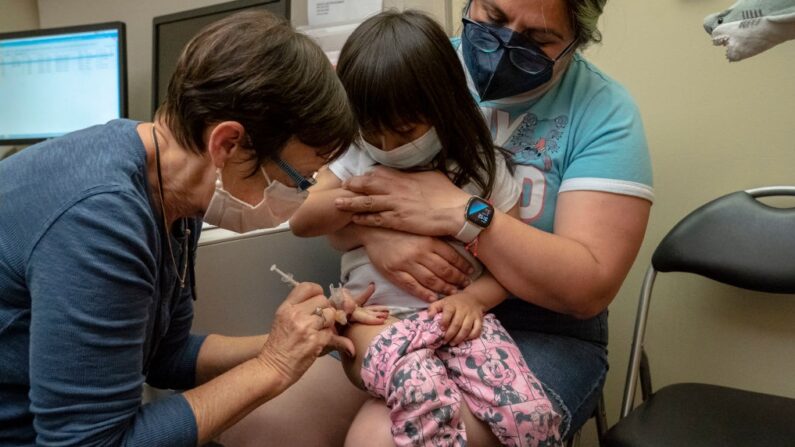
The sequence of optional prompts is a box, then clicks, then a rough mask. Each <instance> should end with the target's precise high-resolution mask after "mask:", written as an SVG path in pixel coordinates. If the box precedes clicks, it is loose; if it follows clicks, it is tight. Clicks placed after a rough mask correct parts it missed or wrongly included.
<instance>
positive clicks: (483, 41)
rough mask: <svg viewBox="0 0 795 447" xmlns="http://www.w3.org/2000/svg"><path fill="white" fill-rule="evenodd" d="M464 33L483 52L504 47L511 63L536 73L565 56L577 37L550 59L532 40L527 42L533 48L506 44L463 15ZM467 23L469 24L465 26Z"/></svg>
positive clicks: (528, 72) (527, 71)
mask: <svg viewBox="0 0 795 447" xmlns="http://www.w3.org/2000/svg"><path fill="white" fill-rule="evenodd" d="M462 20H463V21H464V25H465V26H464V33H465V34H466V38H467V39H468V40H469V42H470V43H472V45H474V46H475V48H477V49H478V50H480V51H482V52H484V53H493V52H495V51H497V50H499V49H500V48H505V50H506V51H508V59H509V60H510V61H511V63H512V64H513V65H514V66H515V67H516V68H518V69H519V70H522V71H523V72H525V73H527V74H531V75H534V74H538V73H541V72H543V71H545V70H547V69H549V68H550V67H551V66H552V65H554V64H555V62H557V61H558V60H559V59H560V58H562V57H563V56H565V55H566V54H567V53H568V52H569V51H571V49H572V48H574V44H575V43H576V42H577V39H574V40H572V41H571V42H570V43H569V44H568V45H566V48H564V49H563V51H561V52H560V54H558V57H556V58H555V59H550V58H549V56H547V55H546V54H545V53H544V52H543V51H542V50H541V48H538V47H537V46H536V45H535V44H533V43H532V42H528V43H529V44H530V45H532V46H533V48H530V47H520V46H515V45H508V44H507V43H506V42H504V41H503V40H502V39H501V38H500V37H499V36H498V35H497V34H495V33H494V32H493V31H492V30H490V29H489V28H488V27H486V26H485V25H483V24H482V23H480V22H476V21H474V20H472V19H470V18H467V17H464V18H463V19H462ZM466 25H469V26H466Z"/></svg>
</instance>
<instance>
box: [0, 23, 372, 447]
mask: <svg viewBox="0 0 795 447" xmlns="http://www.w3.org/2000/svg"><path fill="white" fill-rule="evenodd" d="M354 132H355V123H354V119H353V116H352V114H351V111H350V109H349V107H348V104H347V99H346V95H345V92H344V91H343V88H342V86H341V85H340V83H339V81H338V80H337V77H336V75H335V74H334V72H333V69H332V67H331V65H330V64H329V63H328V60H327V58H326V56H325V55H324V54H323V52H322V51H321V50H320V48H319V47H318V46H317V45H315V44H314V43H312V42H311V41H310V40H309V39H308V38H307V37H305V36H303V35H301V34H298V33H296V32H295V31H294V30H293V29H292V28H291V27H290V25H289V24H288V23H287V22H286V21H284V20H282V19H279V18H277V17H275V16H273V15H271V14H268V13H262V12H258V13H244V14H239V15H235V16H231V17H229V18H226V19H224V20H222V21H220V22H217V23H215V24H213V25H211V26H209V27H208V28H206V29H205V30H203V31H202V32H201V33H200V34H199V35H197V36H196V37H195V38H194V39H193V40H192V41H191V42H190V43H189V44H188V46H187V48H186V50H185V51H184V52H183V54H182V56H181V57H180V60H179V62H178V64H177V68H176V71H175V73H174V76H173V78H172V79H171V82H170V84H169V87H168V96H167V98H166V100H165V101H164V103H163V104H162V106H161V107H160V108H159V109H158V112H157V114H156V117H155V120H154V122H152V123H141V122H134V121H129V120H117V121H111V122H109V123H107V124H105V125H100V126H95V127H91V128H88V129H85V130H82V131H78V132H75V133H72V134H69V135H67V136H64V137H62V138H59V139H55V140H51V141H47V142H44V143H41V144H38V145H36V146H33V147H30V148H28V149H26V150H24V151H22V152H21V153H19V154H16V155H14V156H12V157H10V158H8V159H6V160H4V161H3V162H1V163H0V402H2V404H0V445H26V446H27V445H34V444H36V445H53V444H57V445H62V446H67V445H79V446H91V445H121V444H124V445H144V446H154V445H167V446H195V445H197V444H199V445H200V444H203V443H206V442H207V441H209V440H210V439H212V438H213V437H215V436H216V435H217V434H219V433H220V432H221V431H222V430H223V429H225V428H226V427H228V426H230V425H231V424H233V423H234V422H236V421H237V420H239V419H240V418H241V417H243V416H244V415H245V414H246V413H248V412H249V411H251V410H252V409H254V408H256V407H258V406H259V405H261V404H263V403H265V402H266V401H269V400H270V399H272V398H273V397H274V396H276V395H278V394H280V393H281V392H282V391H284V390H285V389H287V388H288V387H289V386H290V385H291V384H293V383H294V382H295V381H296V380H297V379H298V378H299V377H301V375H302V374H303V373H304V372H305V371H306V370H307V368H308V367H309V366H310V365H311V364H312V363H313V362H314V360H315V359H316V358H317V356H318V355H320V354H321V353H323V352H326V351H328V350H330V349H342V350H347V351H350V350H352V349H353V345H352V344H351V342H350V340H348V339H345V338H343V337H340V336H338V335H336V334H335V332H334V330H333V321H334V312H335V311H334V309H333V308H332V307H331V304H330V302H329V300H328V299H326V298H325V297H324V296H323V291H322V289H321V288H320V287H319V286H318V285H315V284H309V283H303V284H300V285H298V286H297V287H296V288H295V289H294V290H293V291H292V293H290V295H289V296H288V297H287V299H286V300H285V301H284V303H283V304H282V305H281V306H280V307H279V309H278V310H277V312H276V315H275V318H274V323H273V329H272V331H271V333H270V334H268V335H264V336H258V337H243V338H229V337H222V336H218V335H210V336H207V337H200V336H195V335H191V334H189V329H190V326H191V320H192V312H193V310H192V301H193V300H194V299H195V298H196V291H195V287H194V285H195V277H194V258H195V254H196V245H197V240H198V237H199V232H200V229H201V221H202V217H203V218H204V220H205V221H207V222H209V223H212V224H215V225H218V226H220V227H222V228H226V229H229V230H232V231H238V232H243V231H249V230H253V229H257V228H268V227H273V226H275V225H278V224H280V223H281V222H284V221H286V220H287V219H288V218H289V217H290V215H291V214H292V212H293V211H295V209H296V208H297V207H298V206H299V205H300V204H301V202H302V201H303V199H304V197H305V196H306V194H305V193H304V190H305V189H306V188H307V187H308V186H309V185H310V184H311V182H312V181H311V176H312V174H313V173H314V172H315V171H316V170H317V169H318V168H319V167H320V166H321V165H323V164H325V163H327V162H328V161H329V160H330V159H333V158H334V157H336V156H337V155H338V153H339V150H340V148H344V147H347V146H348V144H349V143H350V142H351V139H352V137H353V135H354ZM202 298H203V299H207V298H210V299H213V298H216V299H223V298H224V297H202ZM361 298H362V299H364V298H366V297H361ZM352 304H353V303H352V302H351V301H350V300H349V301H348V302H347V303H346V305H345V307H346V309H345V310H346V311H349V312H350V310H351V307H352ZM144 382H146V383H149V384H151V385H153V386H155V387H159V388H172V389H176V390H185V391H184V392H181V393H178V394H174V395H171V396H170V397H167V398H164V399H161V400H157V401H155V402H152V403H148V404H146V405H142V386H143V383H144Z"/></svg>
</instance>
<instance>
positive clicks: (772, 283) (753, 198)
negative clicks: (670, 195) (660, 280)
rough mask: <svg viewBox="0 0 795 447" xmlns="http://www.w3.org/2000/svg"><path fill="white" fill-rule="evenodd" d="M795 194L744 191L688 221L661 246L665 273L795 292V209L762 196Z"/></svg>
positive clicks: (656, 262)
mask: <svg viewBox="0 0 795 447" xmlns="http://www.w3.org/2000/svg"><path fill="white" fill-rule="evenodd" d="M773 195H776V196H780V195H793V196H795V187H792V188H786V187H781V188H776V189H775V190H773V188H770V189H767V188H766V189H760V190H750V191H739V192H735V193H732V194H728V195H725V196H723V197H720V198H718V199H715V200H713V201H711V202H709V203H707V204H706V205H704V206H702V207H700V208H698V209H697V210H695V211H693V212H692V213H690V214H689V215H687V216H686V217H685V218H684V219H682V220H681V221H680V222H679V223H678V224H677V225H676V226H675V227H674V228H673V229H672V230H671V231H670V232H669V233H668V235H666V236H665V238H664V239H663V240H662V241H661V242H660V244H659V245H658V246H657V249H656V250H655V251H654V255H653V256H652V266H653V267H654V269H655V270H657V271H659V272H690V273H695V274H699V275H703V276H706V277H708V278H711V279H714V280H716V281H720V282H722V283H725V284H730V285H733V286H737V287H742V288H746V289H751V290H758V291H763V292H774V293H795V208H776V207H772V206H769V205H766V204H764V203H762V202H760V201H759V200H757V198H758V197H762V196H773Z"/></svg>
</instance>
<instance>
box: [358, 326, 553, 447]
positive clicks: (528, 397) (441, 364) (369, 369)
mask: <svg viewBox="0 0 795 447" xmlns="http://www.w3.org/2000/svg"><path fill="white" fill-rule="evenodd" d="M441 317H442V315H441V314H439V315H437V316H436V317H435V318H429V317H428V313H427V311H422V312H419V313H417V314H414V315H412V316H410V317H408V318H406V319H404V320H401V321H399V322H397V323H395V324H393V325H392V326H390V327H388V328H387V329H386V330H384V331H383V332H381V333H380V334H379V335H378V336H377V337H376V338H375V339H373V341H372V342H371V343H370V346H369V348H368V350H367V353H366V354H365V357H364V360H363V361H362V371H361V376H362V379H363V381H364V385H365V387H366V388H367V389H368V390H369V391H370V393H371V394H373V395H375V396H377V397H380V398H383V399H384V400H385V401H386V404H387V406H388V407H389V409H390V417H391V419H392V436H393V437H394V440H395V443H396V444H397V445H398V446H465V445H466V431H465V430H464V424H463V422H462V421H461V419H460V407H461V398H462V397H463V399H464V400H465V401H466V403H467V405H468V406H469V408H470V410H472V413H473V414H474V415H475V416H476V417H477V418H478V419H480V420H482V421H484V422H486V423H487V424H488V425H489V427H490V428H491V431H492V432H494V434H495V435H496V436H497V438H499V440H500V442H501V443H502V444H503V445H508V446H533V447H537V446H557V445H560V433H559V430H558V428H559V426H560V416H559V415H558V414H557V413H555V411H554V410H553V409H552V404H551V403H550V402H549V399H548V398H547V396H546V394H545V393H544V391H543V389H542V387H541V384H540V383H539V382H538V380H537V379H536V378H535V376H534V375H533V373H532V372H530V369H529V368H528V367H527V364H526V363H525V361H524V359H522V355H521V354H520V352H519V349H518V348H517V347H516V345H515V343H514V341H513V339H511V337H510V335H508V333H507V332H506V331H505V329H504V328H503V327H502V325H501V324H500V322H499V321H497V319H496V318H495V317H494V316H493V315H491V314H488V315H486V316H485V317H484V319H483V330H482V332H481V335H480V337H479V338H476V339H473V340H469V341H465V342H463V343H460V344H459V345H458V346H449V345H445V344H444V331H443V330H442V328H441V326H440V324H439V322H440V320H441Z"/></svg>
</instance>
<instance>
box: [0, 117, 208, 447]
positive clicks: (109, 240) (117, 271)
mask: <svg viewBox="0 0 795 447" xmlns="http://www.w3.org/2000/svg"><path fill="white" fill-rule="evenodd" d="M137 124H138V123H136V122H134V121H129V120H116V121H111V122H109V123H108V124H105V125H102V126H94V127H91V128H88V129H85V130H81V131H78V132H74V133H72V134H69V135H66V136H64V137H62V138H57V139H54V140H50V141H46V142H43V143H40V144H37V145H35V146H32V147H30V148H27V149H25V150H23V151H22V152H20V153H18V154H15V155H13V156H11V157H10V158H8V159H6V160H3V161H2V162H0V445H3V446H6V445H8V446H23V445H24V446H28V445H34V444H35V445H58V446H73V445H74V446H77V445H79V446H94V445H129V446H133V445H140V446H148V445H170V446H193V445H196V439H197V427H196V420H195V417H194V415H193V411H192V410H191V408H190V406H189V405H188V402H187V401H186V400H185V398H184V397H183V396H182V395H180V394H174V395H171V396H169V397H167V398H164V399H161V400H157V401H155V402H151V403H149V404H146V405H142V401H141V400H142V386H143V383H144V381H146V382H147V383H149V384H151V385H153V386H156V387H159V388H176V389H186V388H190V387H193V386H194V379H195V375H196V359H197V356H198V352H199V348H200V346H201V344H202V342H203V340H204V338H203V337H200V336H193V335H190V333H189V330H190V327H191V321H192V318H193V303H192V296H193V287H192V286H193V284H192V283H193V281H192V278H193V262H192V259H193V255H194V252H195V249H196V242H197V239H198V235H199V231H200V226H201V222H199V221H197V220H196V219H190V220H189V221H190V222H189V225H191V227H192V228H191V229H192V235H191V236H190V237H189V238H188V240H187V242H186V243H187V247H188V249H187V250H186V251H185V252H183V250H182V247H183V244H182V242H183V241H184V239H178V238H172V246H173V248H174V252H173V253H174V256H175V258H176V263H178V264H179V265H180V266H182V265H183V263H184V262H188V266H189V268H188V272H189V273H188V275H189V276H190V279H189V281H188V282H187V283H186V286H185V287H184V288H182V289H181V288H180V287H179V286H178V283H177V278H176V277H177V273H176V271H175V269H174V268H173V263H172V260H171V259H170V258H169V257H170V253H169V251H168V250H169V248H168V244H167V243H166V242H165V239H164V238H162V237H161V235H163V234H165V232H164V230H163V225H162V216H161V215H160V214H159V213H157V212H155V211H154V210H153V206H152V203H151V202H150V189H151V188H150V186H149V182H148V179H147V169H146V166H147V164H146V151H145V149H144V146H143V144H142V142H141V139H140V138H139V136H138V133H137V132H136V126H137ZM181 237H182V238H187V237H188V236H186V235H185V234H183V235H182V236H181ZM186 258H187V260H186Z"/></svg>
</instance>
